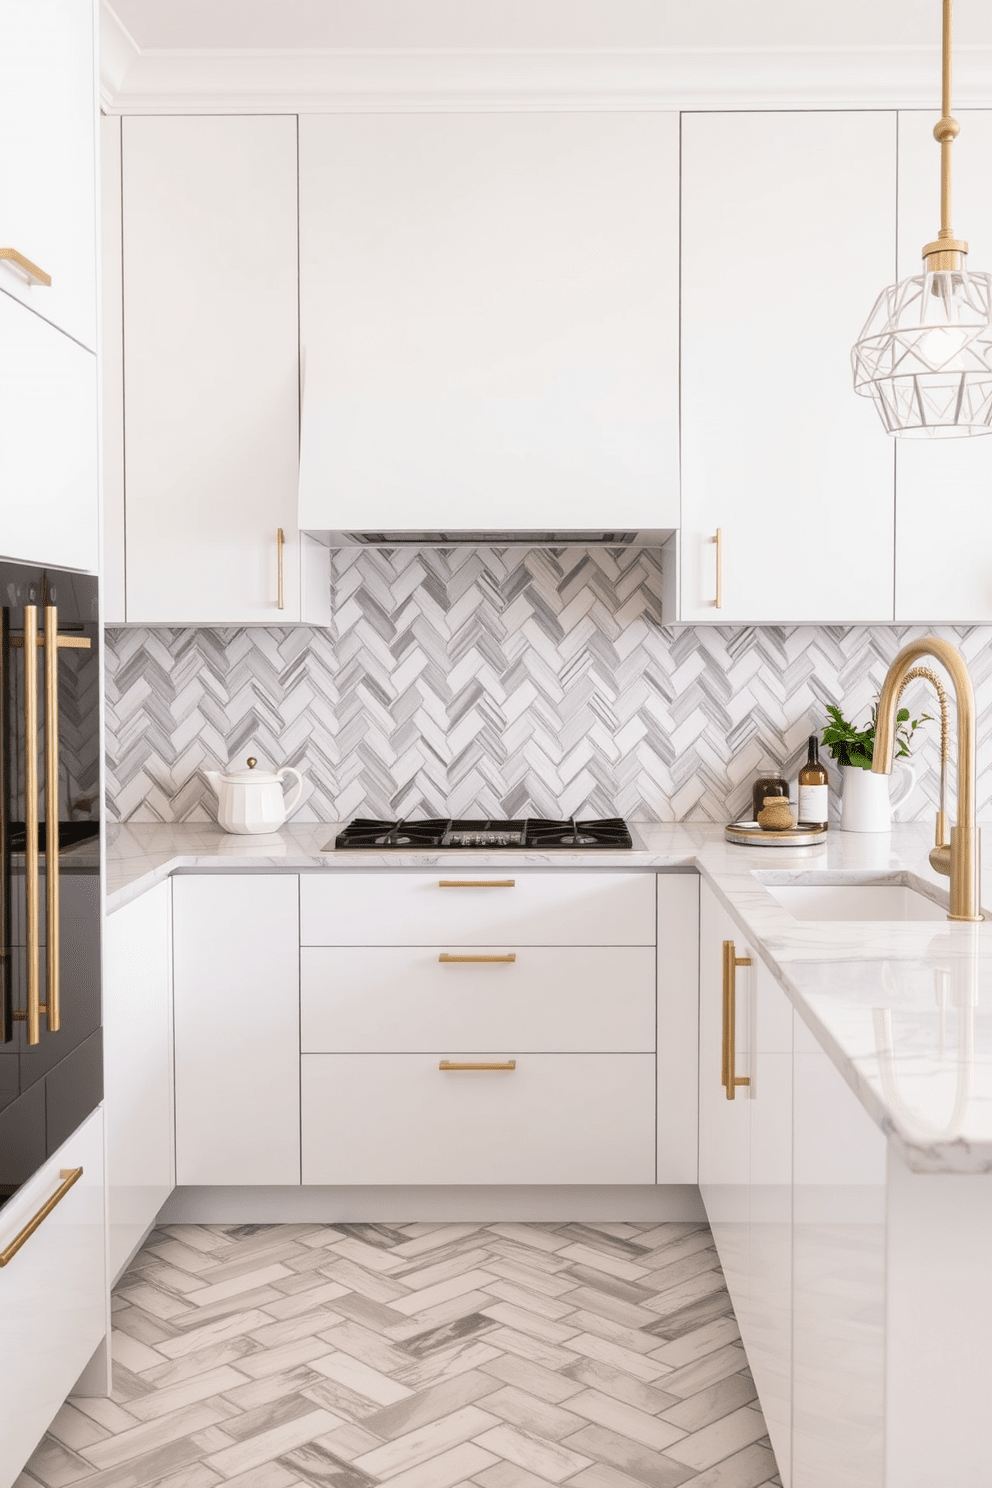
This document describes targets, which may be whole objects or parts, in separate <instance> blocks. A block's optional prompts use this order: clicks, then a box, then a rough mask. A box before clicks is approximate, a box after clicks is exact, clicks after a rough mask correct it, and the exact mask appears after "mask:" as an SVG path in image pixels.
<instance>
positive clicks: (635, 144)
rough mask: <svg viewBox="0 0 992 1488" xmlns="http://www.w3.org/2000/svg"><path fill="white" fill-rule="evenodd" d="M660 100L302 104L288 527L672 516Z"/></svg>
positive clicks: (638, 521) (670, 342) (670, 152)
mask: <svg viewBox="0 0 992 1488" xmlns="http://www.w3.org/2000/svg"><path fill="white" fill-rule="evenodd" d="M678 130H679V123H678V116H677V115H676V114H659V113H642V114H638V113H629V112H623V113H574V112H573V113H567V112H566V113H554V112H549V113H536V114H528V113H500V114H476V113H468V114H466V113H462V114H457V115H452V114H440V113H435V114H430V113H421V114H413V115H401V114H368V113H366V114H361V113H355V114H350V115H349V114H341V113H336V114H321V115H314V116H309V117H303V118H301V119H300V315H301V340H302V350H303V358H304V416H303V445H302V448H303V469H302V476H301V488H300V522H301V525H302V526H303V527H304V528H315V529H326V530H359V531H368V530H378V531H382V530H383V529H387V530H388V529H401V530H405V531H410V530H419V531H446V530H448V531H450V530H465V529H475V530H480V529H487V530H489V531H498V532H507V531H514V530H529V531H533V530H535V529H538V530H540V529H544V530H549V531H558V532H568V531H575V530H576V529H588V528H595V529H600V530H603V529H609V530H611V531H613V530H620V531H632V530H639V529H667V530H670V529H672V528H674V527H675V526H677V525H678V412H677V409H678V365H677V345H678V295H677V283H678V227H677V220H678Z"/></svg>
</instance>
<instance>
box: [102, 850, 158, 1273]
mask: <svg viewBox="0 0 992 1488" xmlns="http://www.w3.org/2000/svg"><path fill="white" fill-rule="evenodd" d="M103 1055H104V1109H105V1111H106V1118H107V1205H108V1211H109V1216H110V1278H111V1282H112V1283H113V1282H114V1281H116V1279H117V1277H118V1276H119V1275H120V1273H121V1271H123V1269H124V1267H125V1265H126V1264H127V1262H128V1261H129V1260H130V1258H131V1256H132V1255H133V1254H134V1252H135V1250H136V1249H137V1247H138V1245H139V1244H140V1243H141V1241H142V1240H143V1239H144V1236H145V1234H146V1232H147V1231H148V1229H149V1228H150V1226H151V1225H152V1224H154V1222H155V1216H156V1215H157V1214H158V1211H159V1210H160V1209H161V1207H162V1205H163V1204H164V1203H165V1201H166V1199H167V1198H168V1197H169V1194H170V1193H171V1192H172V1188H173V1184H174V1182H175V1176H174V1174H175V1160H174V1150H173V1149H174V1139H175V1123H174V1109H173V1076H172V881H171V879H170V880H167V881H166V882H165V883H160V884H157V885H156V887H155V888H154V889H150V890H149V891H148V893H146V894H143V895H142V896H141V898H140V899H136V900H135V901H134V902H133V903H132V904H127V905H125V906H124V908H123V909H119V910H118V911H117V912H116V914H112V915H110V916H109V917H108V919H107V921H106V924H105V927H104V979H103Z"/></svg>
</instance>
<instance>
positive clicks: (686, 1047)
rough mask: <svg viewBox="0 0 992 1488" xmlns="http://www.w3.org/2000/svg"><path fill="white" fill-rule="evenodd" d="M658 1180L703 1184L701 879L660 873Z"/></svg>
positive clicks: (692, 876)
mask: <svg viewBox="0 0 992 1488" xmlns="http://www.w3.org/2000/svg"><path fill="white" fill-rule="evenodd" d="M657 1030H658V1032H657V1040H658V1182H659V1183H698V1182H699V1157H698V1136H699V1065H698V1053H699V877H698V875H697V874H695V873H659V874H658V1021H657Z"/></svg>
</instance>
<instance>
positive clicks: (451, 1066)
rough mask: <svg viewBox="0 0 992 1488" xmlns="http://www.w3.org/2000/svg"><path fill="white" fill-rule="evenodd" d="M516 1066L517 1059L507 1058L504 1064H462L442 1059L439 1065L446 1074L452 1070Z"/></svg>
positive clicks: (502, 1068)
mask: <svg viewBox="0 0 992 1488" xmlns="http://www.w3.org/2000/svg"><path fill="white" fill-rule="evenodd" d="M516 1067H517V1061H516V1060H515V1059H507V1060H506V1061H505V1062H504V1063H503V1064H486V1063H481V1064H460V1063H458V1062H457V1061H455V1060H451V1059H442V1060H441V1063H440V1064H439V1065H438V1069H439V1070H444V1072H445V1073H446V1074H448V1073H450V1072H451V1070H515V1069H516Z"/></svg>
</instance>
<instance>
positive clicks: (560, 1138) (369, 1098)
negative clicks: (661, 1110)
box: [303, 1048, 655, 1184]
mask: <svg viewBox="0 0 992 1488" xmlns="http://www.w3.org/2000/svg"><path fill="white" fill-rule="evenodd" d="M494 1057H496V1056H494V1054H493V1051H492V1050H491V1049H490V1050H484V1051H481V1052H480V1051H478V1050H476V1051H473V1052H470V1053H466V1052H465V1051H464V1050H461V1049H450V1048H449V1049H445V1050H442V1051H441V1052H440V1053H435V1054H306V1055H304V1056H303V1182H304V1183H329V1184H330V1183H334V1184H337V1183H343V1184H371V1183H400V1184H416V1183H444V1184H450V1183H471V1184H477V1183H494V1184H512V1183H613V1184H616V1183H653V1182H654V1176H655V1145H654V1083H655V1073H654V1057H653V1055H650V1054H523V1055H519V1054H517V1053H516V1051H515V1050H513V1049H510V1050H506V1049H503V1050H500V1051H499V1055H498V1057H499V1058H500V1059H501V1060H509V1059H515V1060H516V1068H515V1069H514V1070H513V1071H512V1072H511V1071H495V1072H494V1071H456V1072H452V1073H449V1072H443V1071H441V1070H439V1069H438V1064H439V1063H440V1061H441V1060H443V1059H447V1060H450V1061H452V1062H467V1063H471V1062H475V1061H487V1060H493V1059H494Z"/></svg>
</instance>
